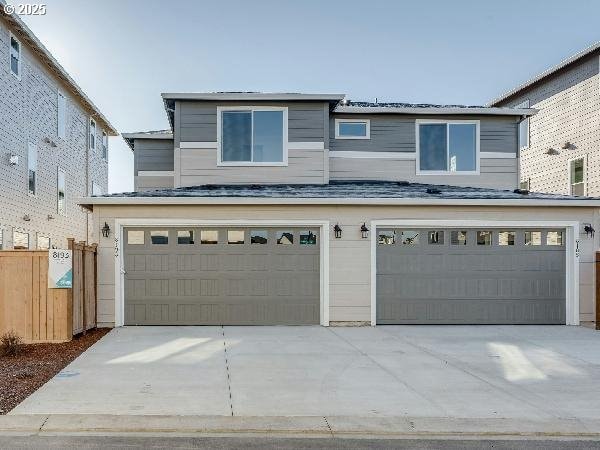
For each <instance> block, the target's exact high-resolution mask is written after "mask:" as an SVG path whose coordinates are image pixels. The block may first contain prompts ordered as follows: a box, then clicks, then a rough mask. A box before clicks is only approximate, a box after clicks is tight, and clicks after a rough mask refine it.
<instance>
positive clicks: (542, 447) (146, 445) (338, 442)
mask: <svg viewBox="0 0 600 450" xmlns="http://www.w3.org/2000/svg"><path fill="white" fill-rule="evenodd" d="M137 448H140V449H173V450H177V449H240V450H254V449H257V450H262V449H280V450H288V449H290V450H291V449H294V450H296V449H311V450H312V449H344V450H345V449H352V450H354V449H411V450H434V449H439V450H472V449H473V450H474V449H477V450H479V449H485V450H487V449H489V450H508V449H511V450H512V449H519V450H521V449H523V450H554V449H561V450H562V449H569V450H583V449H600V441H573V440H571V441H568V440H550V441H548V440H546V441H544V440H519V441H517V440H422V439H420V440H406V439H333V438H304V439H299V438H273V437H269V438H265V437H135V436H27V437H23V436H0V449H2V450H4V449H7V450H8V449H10V450H15V449H27V450H29V449H78V450H79V449H137Z"/></svg>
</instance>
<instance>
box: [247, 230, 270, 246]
mask: <svg viewBox="0 0 600 450" xmlns="http://www.w3.org/2000/svg"><path fill="white" fill-rule="evenodd" d="M268 242H269V233H268V232H267V230H250V244H261V245H266V244H268Z"/></svg>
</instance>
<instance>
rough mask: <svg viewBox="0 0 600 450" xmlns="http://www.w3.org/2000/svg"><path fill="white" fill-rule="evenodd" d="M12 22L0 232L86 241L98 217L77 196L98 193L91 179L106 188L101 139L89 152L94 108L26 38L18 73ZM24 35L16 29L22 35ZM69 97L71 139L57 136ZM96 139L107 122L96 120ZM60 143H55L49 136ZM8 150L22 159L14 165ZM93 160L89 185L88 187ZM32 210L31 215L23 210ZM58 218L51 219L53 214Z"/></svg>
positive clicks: (4, 64) (1, 102)
mask: <svg viewBox="0 0 600 450" xmlns="http://www.w3.org/2000/svg"><path fill="white" fill-rule="evenodd" d="M10 31H14V30H12V29H9V27H8V24H7V23H6V22H5V21H4V20H2V19H0V158H1V160H2V163H1V164H0V231H2V232H3V238H4V239H3V240H4V245H3V248H5V249H7V248H8V249H10V248H12V233H13V230H15V229H16V230H18V231H22V232H25V233H28V234H29V245H30V248H35V247H36V245H37V237H38V236H44V237H50V239H51V244H52V245H56V246H59V247H65V246H66V245H67V240H66V239H67V237H74V238H75V239H76V240H86V239H87V238H88V235H90V236H91V230H92V229H93V227H92V223H91V222H92V216H91V215H88V214H87V213H86V212H84V211H82V209H81V208H80V207H79V206H78V205H77V203H76V200H77V198H80V197H84V196H86V195H87V194H88V193H91V192H92V184H93V183H95V184H97V185H98V186H100V187H101V189H102V190H103V192H107V191H108V162H107V161H106V160H104V159H103V158H102V154H101V150H100V145H97V147H96V151H95V152H94V151H91V150H90V151H89V157H86V154H87V152H88V149H87V146H88V139H87V135H88V126H89V125H88V124H89V114H88V113H87V112H86V111H85V109H84V107H83V105H81V104H80V103H79V101H78V100H77V99H76V98H75V97H73V96H71V94H70V93H69V90H68V88H67V87H66V86H65V85H63V84H62V83H61V82H60V81H59V80H58V79H57V78H56V77H55V76H54V75H53V74H52V73H51V72H50V71H49V70H48V69H47V68H46V66H45V65H44V64H42V63H41V62H40V61H39V60H38V59H37V57H36V56H34V54H33V53H32V52H31V50H30V49H29V48H28V47H27V45H26V43H25V42H24V40H23V39H19V40H20V41H21V46H22V76H21V80H18V79H17V78H15V77H14V76H13V75H12V74H11V72H10V68H9V64H8V61H9V56H8V55H9V45H10V39H9V32H10ZM17 38H18V36H17ZM59 90H60V91H61V93H62V94H63V95H65V97H66V100H67V112H66V138H65V139H61V138H59V137H58V136H57V115H58V106H57V92H58V91H59ZM96 133H97V134H96V142H97V143H98V144H99V143H101V141H102V125H101V124H100V123H97V124H96ZM46 138H48V139H50V140H51V141H53V142H55V143H56V147H52V146H50V145H49V144H47V143H46V142H44V140H45V139H46ZM30 142H31V143H32V144H35V145H37V148H38V164H37V167H38V169H37V177H38V183H37V195H36V196H30V195H28V191H27V186H28V184H27V148H28V143H30ZM9 154H15V155H17V156H18V157H19V164H18V165H16V166H10V165H9V164H8V158H9ZM86 165H87V172H88V177H87V186H86ZM59 167H60V169H61V170H62V171H64V172H65V174H66V215H64V216H63V215H60V214H58V212H57V171H58V168H59ZM25 215H29V217H30V219H31V220H30V221H24V220H23V216H25ZM49 215H50V216H51V217H52V219H48V216H49Z"/></svg>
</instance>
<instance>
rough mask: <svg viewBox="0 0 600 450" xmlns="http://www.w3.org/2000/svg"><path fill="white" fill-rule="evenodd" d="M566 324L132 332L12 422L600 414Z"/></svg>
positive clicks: (585, 335)
mask: <svg viewBox="0 0 600 450" xmlns="http://www.w3.org/2000/svg"><path fill="white" fill-rule="evenodd" d="M598 392H600V333H598V332H595V331H594V330H591V329H586V328H580V327H564V326H379V327H376V328H371V327H365V328H323V327H223V328H221V327H138V328H135V327H125V328H118V329H115V330H113V331H111V332H110V333H109V334H108V335H106V336H105V337H104V338H102V339H101V340H100V341H99V342H98V343H96V344H95V345H94V346H93V347H91V348H90V349H89V350H88V351H86V352H85V353H84V354H83V355H81V356H80V357H79V358H78V359H77V360H75V361H74V362H73V363H72V364H71V365H69V366H68V367H67V368H65V369H64V370H63V371H62V372H61V373H60V374H59V375H57V376H56V377H55V378H54V379H52V380H51V381H50V382H48V383H47V384H46V385H45V386H43V387H42V388H41V389H40V390H39V391H37V392H36V393H35V394H33V395H32V396H31V397H29V398H28V399H27V400H25V401H24V402H23V403H22V404H21V405H19V406H18V407H17V408H16V409H15V410H13V411H12V413H11V414H68V413H71V414H131V415H139V414H161V415H163V414H164V415H224V416H230V415H232V414H233V415H235V416H412V417H462V418H527V419H530V420H555V419H560V418H581V419H588V418H589V419H598V418H600V395H597V394H598Z"/></svg>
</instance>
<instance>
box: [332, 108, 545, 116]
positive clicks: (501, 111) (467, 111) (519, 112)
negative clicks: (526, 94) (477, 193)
mask: <svg viewBox="0 0 600 450" xmlns="http://www.w3.org/2000/svg"><path fill="white" fill-rule="evenodd" d="M537 112H538V110H537V109H533V108H452V107H449V108H434V107H422V108H421V107H414V108H413V107H407V108H402V107H398V108H394V107H368V106H364V107H363V106H337V107H336V108H335V110H334V113H336V114H341V113H344V114H431V115H449V114H452V115H455V114H456V115H465V116H468V115H478V116H479V115H484V116H519V117H520V116H533V115H534V114H536V113H537Z"/></svg>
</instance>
